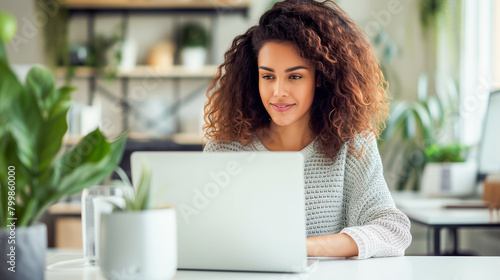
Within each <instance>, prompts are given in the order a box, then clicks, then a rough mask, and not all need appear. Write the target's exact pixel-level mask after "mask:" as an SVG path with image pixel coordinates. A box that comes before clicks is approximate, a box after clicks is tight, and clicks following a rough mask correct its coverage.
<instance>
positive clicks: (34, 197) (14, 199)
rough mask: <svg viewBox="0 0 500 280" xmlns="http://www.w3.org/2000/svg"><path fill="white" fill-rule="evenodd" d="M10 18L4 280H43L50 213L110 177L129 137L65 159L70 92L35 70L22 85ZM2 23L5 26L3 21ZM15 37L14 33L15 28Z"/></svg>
mask: <svg viewBox="0 0 500 280" xmlns="http://www.w3.org/2000/svg"><path fill="white" fill-rule="evenodd" d="M5 17H7V18H9V17H10V19H8V21H14V22H15V20H14V19H13V17H12V16H10V15H8V14H6V13H0V38H1V39H0V225H1V228H0V262H1V263H2V264H3V265H4V266H3V268H2V269H1V270H0V279H44V274H45V273H44V271H45V254H46V248H47V230H46V227H45V225H44V224H41V223H39V222H38V220H39V218H40V216H41V215H42V213H44V211H45V210H46V209H47V207H48V206H50V205H51V204H53V203H55V202H57V201H58V200H59V199H61V198H63V197H67V196H70V195H73V194H76V193H78V192H80V191H81V190H83V189H84V188H86V187H88V186H91V185H94V184H96V183H99V182H101V181H102V180H103V179H105V178H106V177H108V176H109V175H110V174H111V173H112V172H113V170H115V168H116V166H117V165H118V163H119V162H120V160H121V157H122V154H123V150H124V147H125V140H126V137H125V135H123V136H121V137H120V138H119V139H117V140H116V141H114V142H108V141H107V140H106V139H105V137H104V136H103V135H102V133H101V132H100V131H99V130H95V131H93V132H91V133H90V134H88V135H87V136H85V137H84V138H83V139H82V140H81V141H80V142H79V144H77V145H76V146H75V147H74V148H73V149H72V150H71V151H69V152H66V153H63V154H61V148H62V144H63V137H64V135H65V133H66V131H67V129H68V125H67V122H66V115H67V113H68V110H69V108H70V106H71V92H72V91H73V90H74V88H72V87H68V86H64V87H61V88H56V86H55V80H54V77H53V74H52V73H51V72H50V70H48V69H47V68H45V67H42V66H35V67H33V68H31V70H30V71H29V73H28V75H27V78H26V82H25V83H24V84H23V83H21V82H20V81H19V80H18V78H17V76H16V75H15V73H14V72H13V70H12V68H11V66H10V64H9V62H8V58H7V54H6V51H5V47H4V43H6V42H7V41H8V40H9V39H10V38H12V36H13V34H15V32H11V31H8V32H9V34H10V35H9V36H4V35H5V32H4V31H5V29H6V28H5V27H6V26H7V27H8V26H11V25H12V22H10V23H6V22H5ZM2 18H4V20H2ZM9 30H10V27H9Z"/></svg>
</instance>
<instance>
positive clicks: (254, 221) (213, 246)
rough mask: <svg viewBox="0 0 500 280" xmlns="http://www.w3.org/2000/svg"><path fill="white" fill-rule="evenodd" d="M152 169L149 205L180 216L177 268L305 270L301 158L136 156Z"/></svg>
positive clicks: (136, 169)
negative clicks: (168, 206) (165, 206)
mask: <svg viewBox="0 0 500 280" xmlns="http://www.w3.org/2000/svg"><path fill="white" fill-rule="evenodd" d="M143 160H146V161H148V162H149V166H150V167H151V169H152V189H153V190H152V191H153V196H154V200H153V201H154V204H155V205H162V204H165V203H170V204H172V205H173V206H174V207H175V208H176V210H177V218H178V221H177V225H178V229H177V230H178V254H179V258H178V267H179V268H181V269H207V270H239V271H281V272H301V271H304V270H305V269H306V265H307V264H306V263H307V251H306V228H305V209H304V177H303V172H304V171H303V170H304V158H303V155H302V154H301V153H300V152H273V153H269V152H259V153H257V152H238V153H202V152H135V153H133V154H132V156H131V164H132V165H131V167H132V178H133V180H134V182H135V181H137V180H138V178H139V177H140V173H141V168H142V161H143Z"/></svg>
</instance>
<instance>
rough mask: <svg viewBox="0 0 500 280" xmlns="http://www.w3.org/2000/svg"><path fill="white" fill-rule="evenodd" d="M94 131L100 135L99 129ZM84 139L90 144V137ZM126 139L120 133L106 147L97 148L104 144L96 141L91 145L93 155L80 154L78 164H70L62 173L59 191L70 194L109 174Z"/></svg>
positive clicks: (120, 153) (118, 158)
mask: <svg viewBox="0 0 500 280" xmlns="http://www.w3.org/2000/svg"><path fill="white" fill-rule="evenodd" d="M96 132H97V135H101V136H102V134H100V131H99V130H96V131H95V132H93V133H96ZM93 133H91V134H93ZM91 134H89V135H91ZM94 135H96V134H94ZM86 139H87V141H86V143H90V144H92V142H90V140H89V139H90V138H88V137H86ZM126 140H127V138H126V135H122V136H121V137H120V138H118V139H117V140H115V141H114V142H112V143H111V144H109V143H108V145H106V146H107V147H108V148H107V149H99V146H104V144H103V142H100V141H99V142H96V143H99V144H98V145H96V144H94V145H93V146H91V150H92V153H93V155H92V154H91V155H89V156H84V155H82V157H80V158H79V159H78V160H81V161H79V164H78V166H72V167H71V168H69V169H66V170H65V173H63V174H62V178H61V182H60V186H59V189H60V191H61V192H63V193H65V194H66V195H71V194H74V193H77V192H79V191H81V190H83V189H84V188H86V187H89V186H91V185H93V184H97V183H99V182H101V181H102V180H103V179H105V178H106V177H107V176H109V175H110V174H111V173H112V172H113V170H115V167H116V166H117V165H118V163H119V162H120V160H121V157H122V155H123V150H124V148H125V144H126ZM103 141H105V140H103ZM82 142H83V140H82ZM106 143H107V142H106ZM92 148H93V149H92ZM101 153H104V154H101Z"/></svg>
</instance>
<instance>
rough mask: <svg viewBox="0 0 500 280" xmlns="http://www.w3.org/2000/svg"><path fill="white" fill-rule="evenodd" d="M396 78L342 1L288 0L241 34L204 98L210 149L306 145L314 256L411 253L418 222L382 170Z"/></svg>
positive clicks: (309, 227)
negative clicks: (381, 145) (398, 203)
mask: <svg viewBox="0 0 500 280" xmlns="http://www.w3.org/2000/svg"><path fill="white" fill-rule="evenodd" d="M386 90H387V82H386V81H385V80H384V77H383V75H382V73H381V71H380V70H379V68H378V61H377V59H376V57H375V56H374V54H373V51H372V48H371V46H370V44H369V43H368V41H367V39H366V37H365V36H364V35H363V33H362V32H361V31H360V30H359V28H358V27H357V26H356V25H355V24H354V22H353V21H352V20H351V19H350V18H349V16H348V15H347V14H346V13H345V12H344V11H342V10H341V9H340V8H339V7H338V6H337V5H336V4H335V3H334V2H332V1H325V2H322V3H320V2H316V1H313V0H286V1H284V2H278V3H277V4H275V5H274V6H273V8H272V9H271V10H269V11H267V12H266V13H265V14H264V15H262V17H261V18H260V21H259V24H258V25H256V26H253V27H251V28H250V29H249V30H248V31H247V32H246V33H245V34H243V35H240V36H237V37H236V38H235V39H234V41H233V43H232V45H231V47H230V49H229V50H228V51H227V52H226V54H225V61H224V63H223V64H222V65H221V66H220V67H219V69H218V73H217V75H216V77H215V78H214V80H213V82H212V84H211V86H210V88H209V90H208V92H207V96H208V102H207V104H206V105H205V122H206V124H205V126H204V129H205V137H206V139H207V140H208V143H207V144H206V146H205V149H204V150H205V151H207V152H215V151H223V152H236V151H301V152H302V153H303V154H304V156H305V170H304V177H305V195H306V205H305V207H306V215H307V236H308V238H307V252H308V255H310V256H327V257H354V258H359V259H365V258H370V257H387V256H401V255H404V251H405V249H406V248H407V247H408V246H409V244H410V242H411V235H410V222H409V220H408V218H407V217H406V216H405V215H404V214H403V213H402V212H401V211H399V210H398V209H396V207H395V206H394V202H393V200H392V198H391V196H390V193H389V190H388V188H387V184H386V182H385V180H384V177H383V170H382V163H381V159H380V155H379V153H378V149H377V144H376V138H377V137H378V136H379V133H380V131H381V130H382V129H383V128H384V121H385V119H386V117H387V114H388V102H387V101H386V95H387V94H386Z"/></svg>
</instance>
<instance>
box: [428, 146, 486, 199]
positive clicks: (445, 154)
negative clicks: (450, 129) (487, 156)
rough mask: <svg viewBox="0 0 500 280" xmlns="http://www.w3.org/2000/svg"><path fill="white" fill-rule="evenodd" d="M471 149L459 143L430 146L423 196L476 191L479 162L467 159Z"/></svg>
mask: <svg viewBox="0 0 500 280" xmlns="http://www.w3.org/2000/svg"><path fill="white" fill-rule="evenodd" d="M468 150H469V147H467V146H464V145H461V144H457V143H453V144H448V145H438V144H433V145H430V146H429V147H427V148H426V149H425V159H426V164H425V167H424V172H423V175H422V182H421V187H420V188H421V193H422V195H424V196H429V197H459V196H467V195H471V194H473V192H474V183H475V182H476V177H477V164H476V162H475V161H472V160H471V161H466V157H465V153H466V152H467V151H468Z"/></svg>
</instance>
